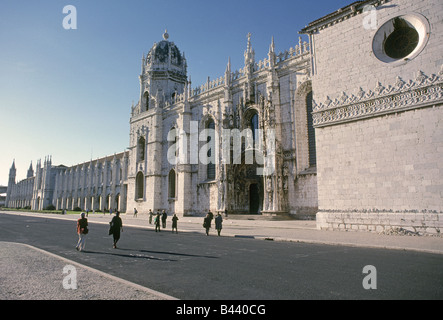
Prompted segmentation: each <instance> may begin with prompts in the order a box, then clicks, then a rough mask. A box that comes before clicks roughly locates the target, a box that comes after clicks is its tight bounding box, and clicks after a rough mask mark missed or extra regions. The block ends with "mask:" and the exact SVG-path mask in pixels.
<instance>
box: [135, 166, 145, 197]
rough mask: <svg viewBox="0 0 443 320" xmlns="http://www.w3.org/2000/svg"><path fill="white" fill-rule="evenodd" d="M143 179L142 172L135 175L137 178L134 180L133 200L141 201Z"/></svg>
mask: <svg viewBox="0 0 443 320" xmlns="http://www.w3.org/2000/svg"><path fill="white" fill-rule="evenodd" d="M143 180H144V177H143V172H139V173H137V177H136V178H135V199H136V200H137V199H143V195H144V193H145V192H144V181H143Z"/></svg>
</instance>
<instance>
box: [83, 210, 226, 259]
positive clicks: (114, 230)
mask: <svg viewBox="0 0 443 320" xmlns="http://www.w3.org/2000/svg"><path fill="white" fill-rule="evenodd" d="M110 212H111V210H110ZM88 213H89V210H88ZM137 213H138V211H137V209H136V208H134V215H133V217H135V218H136V217H137ZM148 214H149V224H152V218H153V217H154V216H155V217H154V225H155V232H160V231H161V228H160V226H161V227H162V228H163V229H165V228H166V220H167V218H168V214H167V213H166V211H165V210H163V211H162V212H160V210H157V213H156V214H154V213H153V212H152V210H151V209H149V213H148ZM225 214H226V211H225ZM226 215H227V214H226ZM86 216H87V215H86V213H85V212H82V213H81V214H80V219H78V220H77V234H78V242H77V246H76V247H75V248H76V249H77V251H82V250H84V249H85V244H86V235H87V234H88V232H89V230H88V219H87V218H86ZM213 219H214V214H213V213H212V212H211V211H209V212H208V213H207V214H206V216H205V218H204V219H203V228H205V231H206V235H207V236H209V229H211V224H212V220H213ZM178 220H179V219H178V217H177V215H176V214H175V213H174V215H173V216H172V232H173V233H174V230H175V233H178V228H177V224H178V223H177V222H178ZM222 223H223V218H222V216H221V214H220V213H218V214H217V216H216V217H215V229H216V230H217V234H218V235H219V236H220V233H221V230H222ZM121 232H123V221H122V219H121V218H120V212H119V211H117V210H116V211H115V216H114V217H113V218H112V220H111V222H109V235H112V237H113V240H114V243H113V246H112V247H113V248H114V249H117V242H118V241H119V240H120V235H121Z"/></svg>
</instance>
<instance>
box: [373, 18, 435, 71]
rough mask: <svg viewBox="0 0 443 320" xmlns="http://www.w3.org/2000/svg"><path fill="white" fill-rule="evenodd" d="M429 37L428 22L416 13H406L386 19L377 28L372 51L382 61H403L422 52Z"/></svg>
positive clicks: (396, 62)
mask: <svg viewBox="0 0 443 320" xmlns="http://www.w3.org/2000/svg"><path fill="white" fill-rule="evenodd" d="M428 38H429V23H428V21H427V20H426V18H425V17H423V16H421V15H418V14H406V15H402V16H398V17H395V18H393V19H390V20H388V21H386V22H385V23H384V24H382V26H381V27H380V28H379V29H378V30H377V32H376V33H375V35H374V38H373V41H372V51H373V52H374V54H375V56H376V57H377V59H378V60H380V61H382V62H384V63H395V64H401V63H405V62H407V61H409V60H411V59H413V58H415V57H416V56H417V55H419V54H420V52H422V50H423V49H424V47H425V46H426V44H427V42H428Z"/></svg>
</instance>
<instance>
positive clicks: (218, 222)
mask: <svg viewBox="0 0 443 320" xmlns="http://www.w3.org/2000/svg"><path fill="white" fill-rule="evenodd" d="M222 222H223V218H222V216H221V214H220V213H217V216H216V217H215V229H216V230H217V233H218V235H219V236H220V232H221V230H222Z"/></svg>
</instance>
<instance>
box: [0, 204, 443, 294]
mask: <svg viewBox="0 0 443 320" xmlns="http://www.w3.org/2000/svg"><path fill="white" fill-rule="evenodd" d="M0 213H8V214H14V215H25V216H34V217H44V218H53V219H64V220H70V221H73V223H74V222H75V221H76V220H77V219H78V218H79V215H58V214H41V213H29V212H0ZM0 217H1V216H0ZM121 217H122V220H123V225H124V227H141V228H147V229H154V225H153V224H149V221H148V216H147V215H141V214H139V215H138V217H133V215H132V214H122V215H121ZM111 218H112V216H111V215H109V214H106V215H104V214H89V216H88V221H89V223H90V224H91V223H101V224H106V225H108V224H109V221H111ZM223 219H224V220H223V230H222V232H221V235H222V236H225V237H226V236H229V237H242V238H250V239H257V241H293V242H303V243H315V244H328V245H344V246H358V247H367V248H384V249H395V250H411V251H421V252H428V253H435V254H443V237H441V236H440V237H437V236H410V235H386V234H377V233H369V232H358V231H348V232H346V231H324V230H317V229H316V223H315V221H306V220H269V219H268V220H266V219H263V218H261V217H254V216H242V217H227V218H226V217H223ZM202 225H203V217H180V218H179V221H178V232H179V234H180V233H184V232H193V233H197V234H201V235H202V236H203V237H205V236H206V235H205V230H204V229H203V226H202ZM162 232H171V216H168V220H167V228H166V229H164V230H163V229H162ZM210 236H213V237H216V236H217V232H216V231H215V230H214V223H213V224H212V229H211V231H210ZM67 264H71V265H74V266H76V268H77V269H78V270H79V273H82V275H81V278H82V279H83V280H82V281H83V282H82V285H81V286H80V285H79V288H78V289H77V290H66V289H62V288H61V287H62V280H63V277H65V276H66V275H64V274H62V273H61V270H62V269H63V266H65V265H67ZM38 266H44V267H43V268H39V267H38ZM0 268H2V270H3V271H4V272H2V275H3V276H2V277H0V283H1V289H0V299H37V300H38V299H45V300H46V299H71V300H95V299H97V300H104V299H113V300H115V299H126V300H129V299H145V300H158V299H161V300H165V299H174V297H170V296H167V295H164V294H162V293H159V292H155V291H153V290H150V289H148V288H144V287H141V286H139V285H137V284H133V283H130V282H128V281H125V280H122V279H118V278H116V277H112V276H109V275H107V274H105V273H103V272H101V271H99V270H94V269H92V268H89V267H86V266H83V265H80V264H78V263H76V262H73V261H69V260H66V259H64V258H62V257H59V256H56V255H53V254H51V253H49V252H46V251H43V250H40V249H37V248H34V247H31V246H28V245H22V244H15V243H5V242H3V243H2V245H1V246H0ZM5 270H6V271H7V272H5ZM42 270H44V272H42ZM86 271H92V272H86ZM86 275H88V277H89V278H88V277H87V276H86ZM20 279H22V280H23V281H24V282H22V281H20ZM23 283H24V284H26V285H21V284H23ZM39 283H41V284H39ZM54 285H55V286H56V287H55V288H56V289H57V290H54ZM36 288H40V289H39V290H36ZM42 288H43V289H42ZM103 288H107V290H103ZM117 288H118V289H117Z"/></svg>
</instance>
